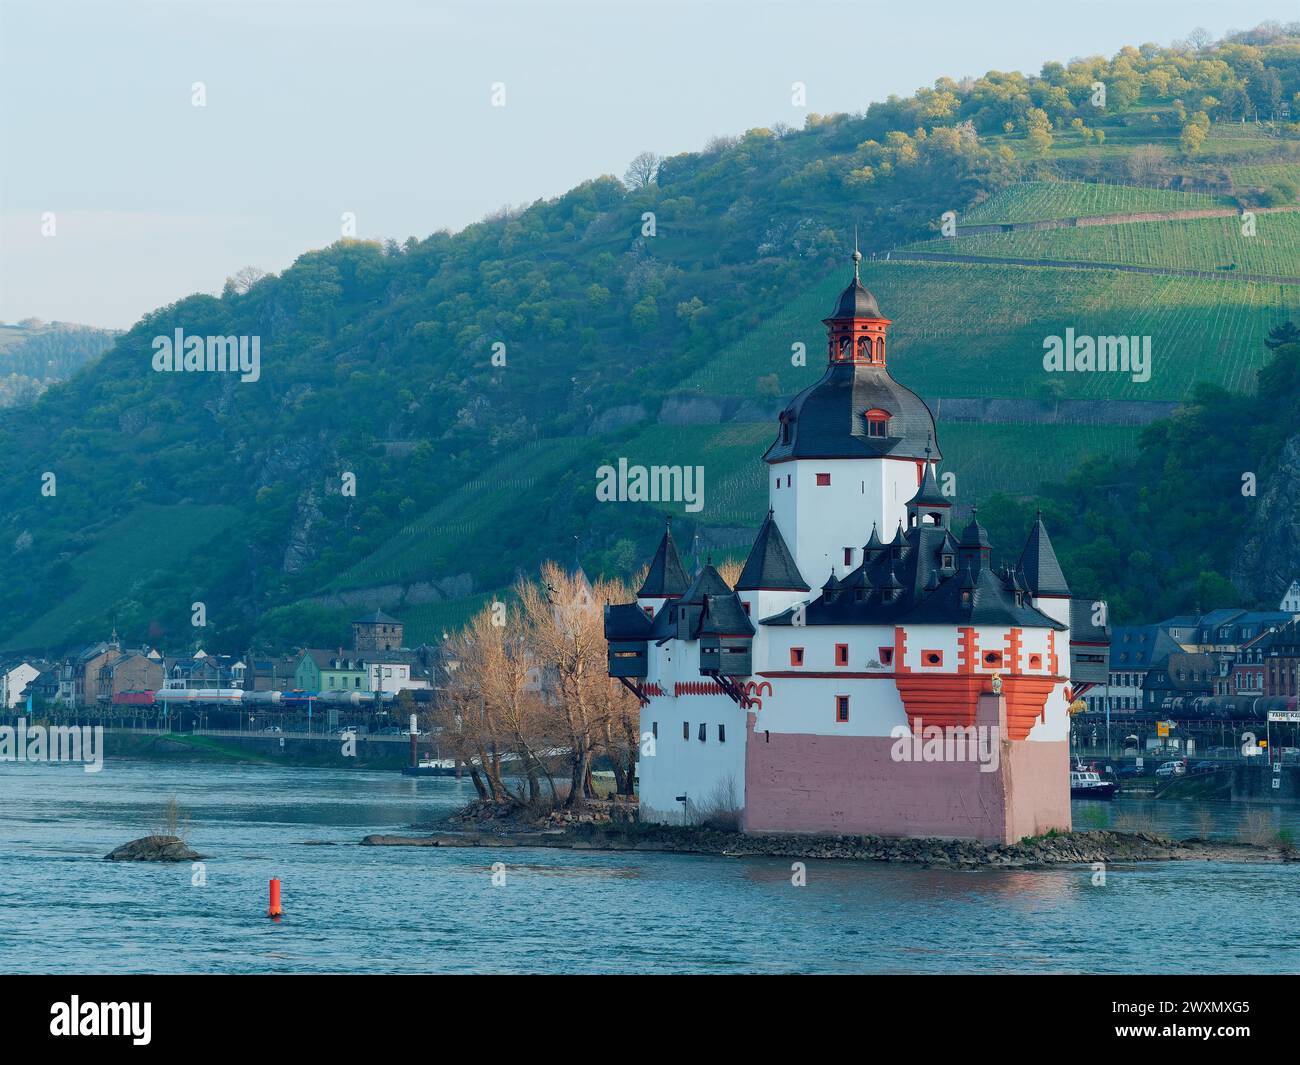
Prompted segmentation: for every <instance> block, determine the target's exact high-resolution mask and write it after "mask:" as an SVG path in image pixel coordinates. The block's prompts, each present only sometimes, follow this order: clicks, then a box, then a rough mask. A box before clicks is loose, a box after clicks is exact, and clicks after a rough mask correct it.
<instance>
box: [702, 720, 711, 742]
mask: <svg viewBox="0 0 1300 1065" xmlns="http://www.w3.org/2000/svg"><path fill="white" fill-rule="evenodd" d="M708 738H709V726H708V725H706V724H705V723H704V722H703V721H701V722H700V742H701V743H703V742H704V741H705V740H707V739H708Z"/></svg>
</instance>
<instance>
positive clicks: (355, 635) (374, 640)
mask: <svg viewBox="0 0 1300 1065" xmlns="http://www.w3.org/2000/svg"><path fill="white" fill-rule="evenodd" d="M404 631H405V626H404V625H403V624H402V623H401V622H400V621H398V620H397V619H396V618H394V617H389V616H388V615H387V614H385V613H384V612H383V611H382V610H376V611H375V612H374V613H373V614H366V615H365V616H364V617H360V618H357V619H356V620H355V621H354V622H352V647H353V649H354V650H355V651H356V652H357V653H358V654H362V655H367V656H374V655H377V654H380V653H381V652H384V651H396V650H399V649H400V648H401V647H402V646H403V644H402V636H403V633H404Z"/></svg>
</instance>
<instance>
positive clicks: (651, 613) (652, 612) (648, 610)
mask: <svg viewBox="0 0 1300 1065" xmlns="http://www.w3.org/2000/svg"><path fill="white" fill-rule="evenodd" d="M641 609H642V610H644V611H645V616H646V617H648V618H652V617H654V616H655V608H654V607H652V606H643V607H642V608H641Z"/></svg>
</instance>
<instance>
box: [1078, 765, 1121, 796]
mask: <svg viewBox="0 0 1300 1065" xmlns="http://www.w3.org/2000/svg"><path fill="white" fill-rule="evenodd" d="M1117 788H1118V785H1117V784H1116V783H1115V782H1114V781H1113V780H1102V779H1101V774H1100V773H1095V772H1093V771H1092V770H1091V769H1071V770H1070V798H1072V799H1113V798H1114V797H1115V792H1116V790H1117Z"/></svg>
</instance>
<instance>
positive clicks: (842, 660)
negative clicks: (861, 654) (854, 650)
mask: <svg viewBox="0 0 1300 1065" xmlns="http://www.w3.org/2000/svg"><path fill="white" fill-rule="evenodd" d="M835 664H836V665H837V666H847V665H848V664H849V645H848V644H847V643H837V644H836V645H835Z"/></svg>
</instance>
